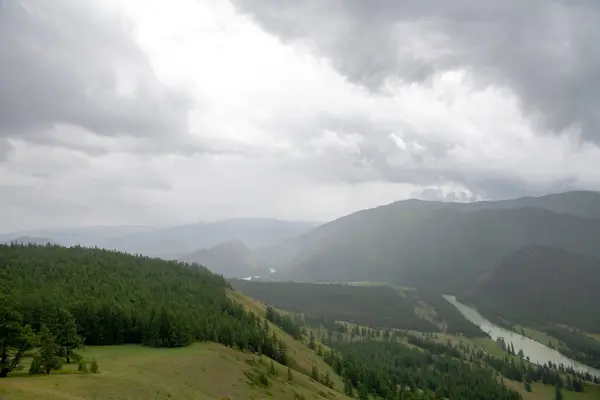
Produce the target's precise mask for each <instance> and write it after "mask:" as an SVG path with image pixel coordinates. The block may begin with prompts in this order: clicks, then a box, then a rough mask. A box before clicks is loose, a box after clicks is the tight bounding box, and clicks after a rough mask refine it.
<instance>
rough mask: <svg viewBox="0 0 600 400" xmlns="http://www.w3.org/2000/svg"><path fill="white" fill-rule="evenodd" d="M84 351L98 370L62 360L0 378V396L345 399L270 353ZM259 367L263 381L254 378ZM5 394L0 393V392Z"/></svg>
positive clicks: (208, 346) (213, 348) (200, 348)
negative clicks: (42, 370)
mask: <svg viewBox="0 0 600 400" xmlns="http://www.w3.org/2000/svg"><path fill="white" fill-rule="evenodd" d="M83 356H84V357H85V358H87V359H91V358H92V357H93V358H96V359H97V361H98V364H99V366H100V373H98V374H81V373H77V372H76V371H77V366H76V365H71V366H65V367H64V368H63V369H62V370H61V372H58V373H53V374H51V375H50V376H39V377H33V378H32V377H30V376H27V375H21V376H15V377H12V378H9V379H5V380H0V398H6V399H10V400H29V399H48V400H62V399H68V400H79V399H80V400H83V399H96V400H103V399H107V400H108V399H113V400H115V399H123V400H130V399H131V400H138V399H139V400H147V399H167V398H172V399H200V400H222V399H264V398H272V397H274V396H275V397H274V398H277V399H282V400H296V399H298V398H300V396H304V398H306V399H310V398H313V399H349V398H348V397H346V396H344V395H342V394H341V393H339V392H338V391H336V390H332V389H330V388H327V387H325V386H323V385H321V384H320V383H318V382H315V381H314V380H312V379H310V378H309V377H308V376H306V375H303V374H300V373H297V372H296V371H293V372H292V381H288V380H287V376H288V372H287V368H286V367H284V366H282V365H280V364H277V363H275V369H276V371H277V376H273V375H269V374H268V368H269V359H268V358H266V357H263V361H262V363H261V361H260V358H259V356H257V355H254V354H250V353H246V352H241V351H239V350H236V349H232V348H229V347H225V346H222V345H218V344H215V343H196V344H194V345H192V346H190V347H186V348H181V349H153V348H145V347H141V346H135V345H124V346H103V347H88V348H87V349H86V350H85V351H84V352H83ZM261 372H262V373H263V375H265V376H266V377H267V379H268V383H267V385H266V386H265V385H262V384H260V383H259V382H258V380H257V376H259V375H260V373H261ZM3 396H4V397H3Z"/></svg>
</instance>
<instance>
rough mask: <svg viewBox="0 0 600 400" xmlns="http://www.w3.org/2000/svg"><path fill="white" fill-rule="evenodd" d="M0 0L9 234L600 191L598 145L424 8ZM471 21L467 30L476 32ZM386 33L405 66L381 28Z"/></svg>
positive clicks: (325, 214)
mask: <svg viewBox="0 0 600 400" xmlns="http://www.w3.org/2000/svg"><path fill="white" fill-rule="evenodd" d="M2 4H4V5H3V7H4V8H3V9H2V12H1V13H0V20H1V21H0V22H2V24H0V30H1V31H2V32H3V33H6V32H10V33H11V34H13V33H14V34H13V35H12V36H9V37H10V38H11V39H10V40H9V41H8V43H6V42H7V41H4V42H2V44H0V46H5V47H4V48H2V50H4V49H9V48H10V50H11V52H12V53H11V54H14V56H12V57H10V60H9V63H8V64H7V65H9V68H7V71H12V72H10V74H12V75H11V79H9V78H7V77H6V76H0V89H2V90H0V116H3V117H6V118H3V119H0V220H2V221H3V225H2V229H3V230H14V229H19V228H25V227H48V226H61V225H62V226H65V225H66V226H68V225H76V226H82V225H93V224H102V225H118V224H173V223H187V222H191V221H197V220H214V219H219V218H229V217H248V216H250V217H251V216H260V217H275V218H285V219H307V220H329V219H333V218H336V217H339V216H342V215H344V214H347V213H350V212H353V211H357V210H359V209H363V208H368V207H374V206H377V205H381V204H384V203H389V202H393V201H396V200H401V199H405V198H409V197H421V198H428V199H434V198H436V199H442V200H445V201H448V200H455V201H471V200H475V199H498V198H507V197H515V196H520V195H530V194H541V193H546V192H550V191H555V190H568V189H573V188H577V189H590V188H597V187H598V185H600V177H599V176H598V174H597V173H595V171H598V170H599V169H600V150H599V149H598V147H597V146H596V145H595V144H593V143H591V142H588V141H582V140H581V139H580V137H579V130H578V127H577V126H573V127H569V128H566V129H562V130H558V129H555V127H554V126H553V125H552V124H542V123H540V122H539V121H540V119H539V118H538V117H537V116H533V114H531V113H530V112H529V111H528V109H526V108H524V105H525V100H524V99H525V97H524V95H523V93H522V91H521V90H520V89H519V88H518V87H517V86H516V85H514V84H511V83H510V82H509V80H508V75H506V74H505V73H502V74H501V73H500V72H501V68H500V67H501V66H502V65H499V67H498V68H497V70H496V69H493V68H491V67H489V66H488V65H487V64H484V63H475V62H470V61H469V62H467V61H465V60H467V58H461V57H462V56H461V57H459V56H460V55H461V54H463V53H464V51H465V48H468V47H469V46H470V45H469V44H468V43H467V41H466V40H467V39H464V40H463V39H461V40H456V39H454V36H452V35H454V34H453V33H452V29H450V28H449V27H445V25H443V24H441V23H440V22H439V21H438V20H439V19H440V18H441V17H437V16H436V17H435V18H433V17H432V16H429V17H425V16H424V15H425V14H424V12H425V11H423V10H424V9H421V8H420V6H419V7H417V6H415V8H414V10H413V9H411V10H412V11H411V13H409V14H406V15H404V16H403V17H402V18H400V19H398V18H397V15H396V14H395V13H396V11H394V10H395V7H396V6H394V5H393V4H392V3H381V4H388V5H390V7H392V6H393V7H392V9H390V10H387V11H385V12H384V9H381V10H379V11H377V9H375V11H374V10H371V9H368V10H364V11H363V12H362V14H360V15H359V14H358V13H356V12H355V8H356V7H359V6H360V4H362V3H352V2H348V8H345V9H343V10H341V11H340V12H339V13H336V12H333V11H336V10H333V9H331V10H329V9H327V10H325V11H327V12H324V13H320V11H323V9H322V6H321V5H320V4H321V3H318V4H317V3H311V2H304V3H303V4H306V5H307V6H306V8H302V9H300V10H296V8H295V7H296V6H294V7H292V8H290V9H289V11H290V14H289V15H288V14H287V13H286V11H285V10H286V8H285V7H291V6H289V4H291V3H277V4H274V5H273V7H272V8H269V9H264V10H262V11H260V10H259V9H255V10H254V11H253V15H255V16H254V17H250V16H248V15H247V14H244V13H241V12H240V10H239V9H237V8H236V7H234V6H233V5H232V4H231V3H229V2H226V1H222V0H202V1H197V0H178V1H176V2H165V1H161V0H130V1H127V2H119V1H116V0H106V1H102V2H99V1H90V2H85V3H84V2H71V1H67V0H59V1H56V2H42V1H34V0H27V1H21V2H19V3H10V4H9V3H7V2H5V3H2ZM236 4H238V5H239V3H238V2H236ZM253 4H255V6H253V7H258V6H259V5H261V4H262V5H265V4H268V3H265V2H256V3H253ZM282 4H288V6H285V7H284V6H283V5H282ZM315 4H316V5H315ZM328 4H329V3H328ZM332 4H333V3H332ZM394 4H395V3H394ZM431 4H433V3H431ZM440 4H441V3H440ZM457 4H459V5H460V4H462V3H460V2H459V3H457ZM478 4H479V3H478ZM482 4H483V3H482ZM532 4H536V3H532ZM281 7H284V8H281ZM328 7H329V6H328ZM439 7H440V8H439V10H438V12H436V15H437V14H440V15H445V14H444V13H442V11H443V10H444V9H446V8H445V7H442V6H439ZM532 7H533V6H532ZM480 8H484V6H483V5H482V6H481V7H477V8H475V9H473V10H472V11H471V12H472V13H475V14H474V15H473V16H471V17H469V18H472V19H477V18H480V19H481V20H482V21H489V19H490V18H492V17H489V18H487V19H486V18H483V17H478V16H477V15H479V14H478V13H481V12H482V11H481V9H480ZM242 9H244V10H248V9H247V8H245V7H242ZM460 10H461V8H460V7H459V8H458V9H457V10H454V9H452V10H450V11H448V12H451V15H454V14H456V13H459V11H460ZM267 11H268V12H270V13H272V15H271V16H270V17H269V16H268V15H267V16H265V15H263V14H265V13H266V12H267ZM292 11H293V12H292ZM317 11H319V12H317ZM330 11H331V12H330ZM463 11H464V12H466V11H465V10H464V9H463ZM506 12H507V13H508V11H506ZM380 14H381V15H380ZM388 14H389V15H388ZM9 16H10V17H11V18H8V17H9ZM467 16H469V15H467ZM269 18H270V19H273V21H270V19H269ZM365 18H366V19H365ZM436 18H437V19H436ZM465 18H466V17H465ZM536 18H537V17H536ZM387 19H389V20H393V21H396V20H398V22H394V28H393V29H394V32H401V33H402V35H401V36H400V37H402V38H404V40H403V41H402V43H401V44H402V45H403V47H402V49H401V50H402V51H401V53H400V55H399V56H398V60H399V61H402V62H400V63H399V64H398V65H400V66H401V69H398V68H396V67H394V66H393V65H392V64H391V63H390V62H389V60H388V59H387V58H386V57H387V54H388V51H387V50H390V51H391V50H393V49H394V48H395V47H396V44H397V38H396V39H394V40H392V39H390V37H389V35H388V34H387V33H385V32H386V31H385V27H380V26H379V25H377V24H376V23H375V22H381V23H382V24H383V22H385V21H387ZM257 20H258V21H261V22H260V24H257V22H256V21H257ZM309 20H310V21H312V22H310V23H309V22H306V21H309ZM325 20H328V21H331V24H329V25H327V24H325V22H323V21H325ZM265 21H267V22H268V23H267V22H265ZM277 21H284V22H285V23H284V24H283V25H282V26H280V27H275V26H273V25H272V24H275V23H277ZM286 21H287V22H286ZM300 21H304V22H305V25H306V26H313V27H314V29H315V31H316V32H317V33H315V34H314V35H313V33H312V32H310V31H308V30H305V28H304V26H305V25H303V24H300ZM368 21H371V22H369V23H372V24H373V25H374V26H373V27H372V29H367V28H366V27H367V26H368V25H369V23H368ZM6 23H7V24H8V25H7V24H6ZM364 24H366V25H364ZM446 24H450V22H446ZM363 25H364V26H363ZM383 25H385V24H383ZM450 25H452V24H450ZM355 27H356V28H357V29H358V31H357V32H361V30H362V33H363V34H364V35H366V36H364V38H363V36H360V35H359V34H358V33H356V34H355V33H354V28H355ZM350 28H352V29H350ZM359 28H360V29H359ZM442 28H443V29H442ZM544 29H545V28H544ZM411 32H412V33H413V34H411ZM414 32H418V33H419V34H418V35H417V34H414ZM342 33H347V34H348V35H349V37H351V38H353V40H354V42H351V41H347V40H346V36H345V35H342ZM451 34H452V35H451ZM313 36H314V37H313ZM369 37H370V38H371V39H369ZM372 38H375V39H376V40H377V43H378V46H373V45H372V43H371V42H370V40H372ZM375 39H373V40H375ZM349 40H350V39H349ZM342 42H343V43H342ZM370 43H371V44H370ZM398 43H399V42H398ZM24 44H29V47H27V46H25V45H24ZM369 44H370V45H369ZM32 46H35V48H36V49H37V50H36V51H33V49H34V47H32ZM344 46H346V47H344ZM352 46H355V47H356V52H355V53H352V51H350V49H351V47H352ZM378 47H379V50H381V51H379V50H378ZM344 48H345V50H344ZM44 49H45V50H44ZM385 49H387V50H386V51H383V50H385ZM457 49H458V50H460V51H458V50H457ZM42 50H44V51H42ZM342 50H343V51H342ZM471 51H472V52H475V49H472V50H471ZM478 51H479V50H478ZM378 52H379V53H381V54H379V55H377V53H378ZM5 54H8V53H6V52H5V51H2V52H0V55H2V56H4V57H5ZM389 54H391V53H389ZM375 55H377V57H378V58H373V57H374V56H375ZM397 55H398V54H397ZM370 56H373V57H370ZM390 60H391V58H390ZM469 60H470V58H469ZM3 61H4V60H3ZM17 61H18V62H17ZM450 61H452V62H450ZM488 61H489V65H492V61H493V60H488ZM552 68H554V66H552ZM17 71H22V73H23V75H22V76H21V75H19V74H17ZM12 78H14V79H12ZM561 79H562V80H561V85H562V84H565V85H566V84H568V82H569V79H570V77H566V78H564V79H563V78H561ZM123 82H124V83H123ZM8 88H12V89H11V90H12V92H11V93H10V94H9V95H7V96H5V94H8V93H9V91H8V90H4V89H8ZM90 88H97V90H95V91H94V90H92V91H90ZM98 88H99V89H98ZM182 88H183V89H182ZM17 89H18V90H17ZM12 100H15V101H16V100H18V101H16V102H13V101H12ZM34 100H35V101H34ZM540 110H541V108H540ZM540 112H541V111H540ZM3 149H4V150H3Z"/></svg>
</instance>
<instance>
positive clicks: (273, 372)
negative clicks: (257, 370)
mask: <svg viewBox="0 0 600 400" xmlns="http://www.w3.org/2000/svg"><path fill="white" fill-rule="evenodd" d="M269 374H271V375H277V371H276V370H275V364H274V363H273V360H271V365H270V366H269Z"/></svg>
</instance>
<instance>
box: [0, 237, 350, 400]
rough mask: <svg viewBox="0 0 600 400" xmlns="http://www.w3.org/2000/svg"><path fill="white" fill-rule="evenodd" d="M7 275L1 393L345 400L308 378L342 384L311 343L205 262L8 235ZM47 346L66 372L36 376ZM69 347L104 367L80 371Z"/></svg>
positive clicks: (3, 269)
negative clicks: (25, 241) (35, 362)
mask: <svg viewBox="0 0 600 400" xmlns="http://www.w3.org/2000/svg"><path fill="white" fill-rule="evenodd" d="M0 278H1V279H0V343H2V348H1V349H0V350H1V351H0V356H1V357H0V360H1V364H0V378H1V379H0V396H2V395H9V396H10V398H11V399H28V398H50V399H54V398H57V399H59V398H70V399H73V398H98V399H102V398H106V399H108V398H112V399H115V398H123V399H125V398H126V399H130V398H134V399H135V398H140V399H141V398H144V399H146V398H167V397H171V396H173V397H174V398H206V399H217V400H221V399H222V398H253V397H255V398H264V397H266V396H272V391H276V393H277V396H278V398H282V399H298V398H312V397H316V396H320V397H322V398H331V399H336V398H346V397H344V396H343V395H342V394H341V393H340V392H338V391H337V390H336V389H333V388H330V387H326V386H324V385H322V384H320V383H319V382H318V381H315V380H313V379H310V378H309V377H308V376H307V374H308V373H309V372H310V370H311V369H312V368H313V367H317V368H318V369H319V370H320V371H323V373H324V374H327V376H329V382H330V384H333V385H334V386H336V385H337V388H338V390H339V389H341V381H340V379H339V377H337V375H335V373H334V371H333V370H332V369H331V367H329V366H327V365H326V364H325V363H324V361H323V360H322V359H320V358H319V357H317V355H316V353H315V352H314V351H312V350H310V349H308V348H307V347H306V346H304V345H303V344H302V343H301V342H298V341H296V340H294V339H292V338H291V337H290V336H289V335H287V334H286V333H285V332H283V331H282V330H281V329H280V328H278V327H276V326H274V325H273V324H272V323H270V322H268V321H266V319H265V309H264V307H263V306H262V305H259V304H257V303H255V302H254V301H253V300H251V299H248V298H246V297H245V296H243V295H241V294H239V293H235V292H233V291H232V290H231V287H230V286H229V284H228V283H227V282H226V281H225V280H224V279H223V278H222V277H220V276H217V275H214V274H213V273H211V272H210V271H208V270H206V269H205V268H202V267H198V266H193V265H190V264H184V263H180V262H167V261H164V260H160V259H151V258H147V257H141V256H132V255H129V254H124V253H119V252H115V251H107V250H101V249H89V248H82V247H72V248H64V247H60V246H35V245H32V246H26V245H16V244H13V245H8V246H7V245H0ZM32 288H33V289H34V290H32ZM44 329H46V332H47V331H48V329H50V334H51V336H52V339H49V338H48V335H46V336H44V335H45V333H44ZM40 336H41V337H40ZM77 337H82V339H83V341H84V344H85V345H86V347H85V348H84V349H81V343H78V340H77V339H76V338H77ZM44 338H45V339H44ZM40 339H41V340H40ZM48 341H51V342H53V344H52V346H50V347H46V346H47V345H46V344H47V343H48ZM208 342H212V343H208ZM69 343H71V344H69ZM97 345H102V346H100V347H98V346H97ZM35 346H41V348H40V350H39V352H35V351H34V347H35ZM69 346H71V347H69ZM66 348H69V349H70V350H69V352H68V353H65V352H64V349H66ZM159 348H162V349H159ZM44 349H46V350H44ZM47 349H52V352H54V353H55V355H54V357H58V358H59V359H62V363H63V365H62V366H61V365H60V362H59V363H58V366H56V367H55V364H51V365H52V367H51V369H50V371H52V370H54V369H57V371H55V372H52V373H51V374H50V376H49V377H45V376H44V377H35V376H27V372H26V371H27V370H28V367H29V365H30V364H31V360H32V358H31V357H32V356H34V355H35V354H37V355H35V357H34V358H33V359H39V360H40V361H39V362H48V361H47V360H48V358H44V357H47V354H48V353H43V351H46V352H47V351H49V350H47ZM32 352H33V353H32ZM259 353H260V355H259ZM44 354H45V355H44ZM69 355H70V357H71V361H73V360H78V359H80V357H83V361H82V362H83V363H85V364H87V365H90V361H91V359H92V358H95V359H96V360H97V361H98V362H99V364H100V374H85V373H83V372H80V371H78V368H77V363H75V364H68V361H69ZM65 357H66V361H67V364H64V362H65ZM50 359H52V360H55V359H54V358H50ZM44 360H45V361H44ZM261 360H262V361H261ZM271 360H274V361H271ZM52 362H53V363H54V362H55V361H52ZM270 363H271V365H273V367H270ZM19 364H20V365H21V366H22V367H23V368H22V369H21V370H19V368H18V367H19ZM44 365H48V364H44ZM288 367H289V368H291V369H290V370H288ZM44 368H46V367H44ZM88 368H89V367H88ZM273 369H274V370H275V372H276V375H275V374H272V373H271V370H273ZM292 371H293V372H292ZM292 373H293V379H292V381H291V382H290V381H289V378H288V376H289V375H288V374H292ZM6 376H8V377H7V378H4V377H6ZM217 378H218V379H217ZM270 393H271V394H270Z"/></svg>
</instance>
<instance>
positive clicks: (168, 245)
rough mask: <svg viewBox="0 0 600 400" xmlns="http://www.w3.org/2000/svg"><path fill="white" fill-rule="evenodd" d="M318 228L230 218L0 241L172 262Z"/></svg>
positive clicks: (307, 224) (65, 231)
mask: <svg viewBox="0 0 600 400" xmlns="http://www.w3.org/2000/svg"><path fill="white" fill-rule="evenodd" d="M318 225H319V223H317V222H310V221H282V220H277V219H268V218H234V219H226V220H222V221H214V222H198V223H194V224H187V225H177V226H171V227H153V226H114V227H104V226H92V227H87V228H65V229H54V230H53V229H47V230H31V231H22V232H15V233H8V234H4V235H0V241H3V240H4V238H6V240H8V239H10V238H12V237H17V236H41V237H45V238H49V239H51V240H53V241H55V242H58V243H61V244H63V245H66V246H73V245H81V246H86V247H100V248H106V249H116V250H120V251H124V252H128V253H134V254H143V255H147V256H154V257H163V258H169V259H173V258H180V257H184V256H186V255H188V254H190V253H192V252H194V251H196V250H198V249H203V248H209V247H213V246H216V245H218V244H220V243H223V242H227V241H231V240H236V239H238V240H241V241H243V242H244V243H245V244H246V245H248V246H249V247H250V248H256V247H260V246H269V245H273V244H276V243H277V242H279V241H281V240H284V239H287V238H291V237H294V236H297V235H301V234H303V233H306V232H308V231H309V230H311V229H312V228H314V227H316V226H318Z"/></svg>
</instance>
